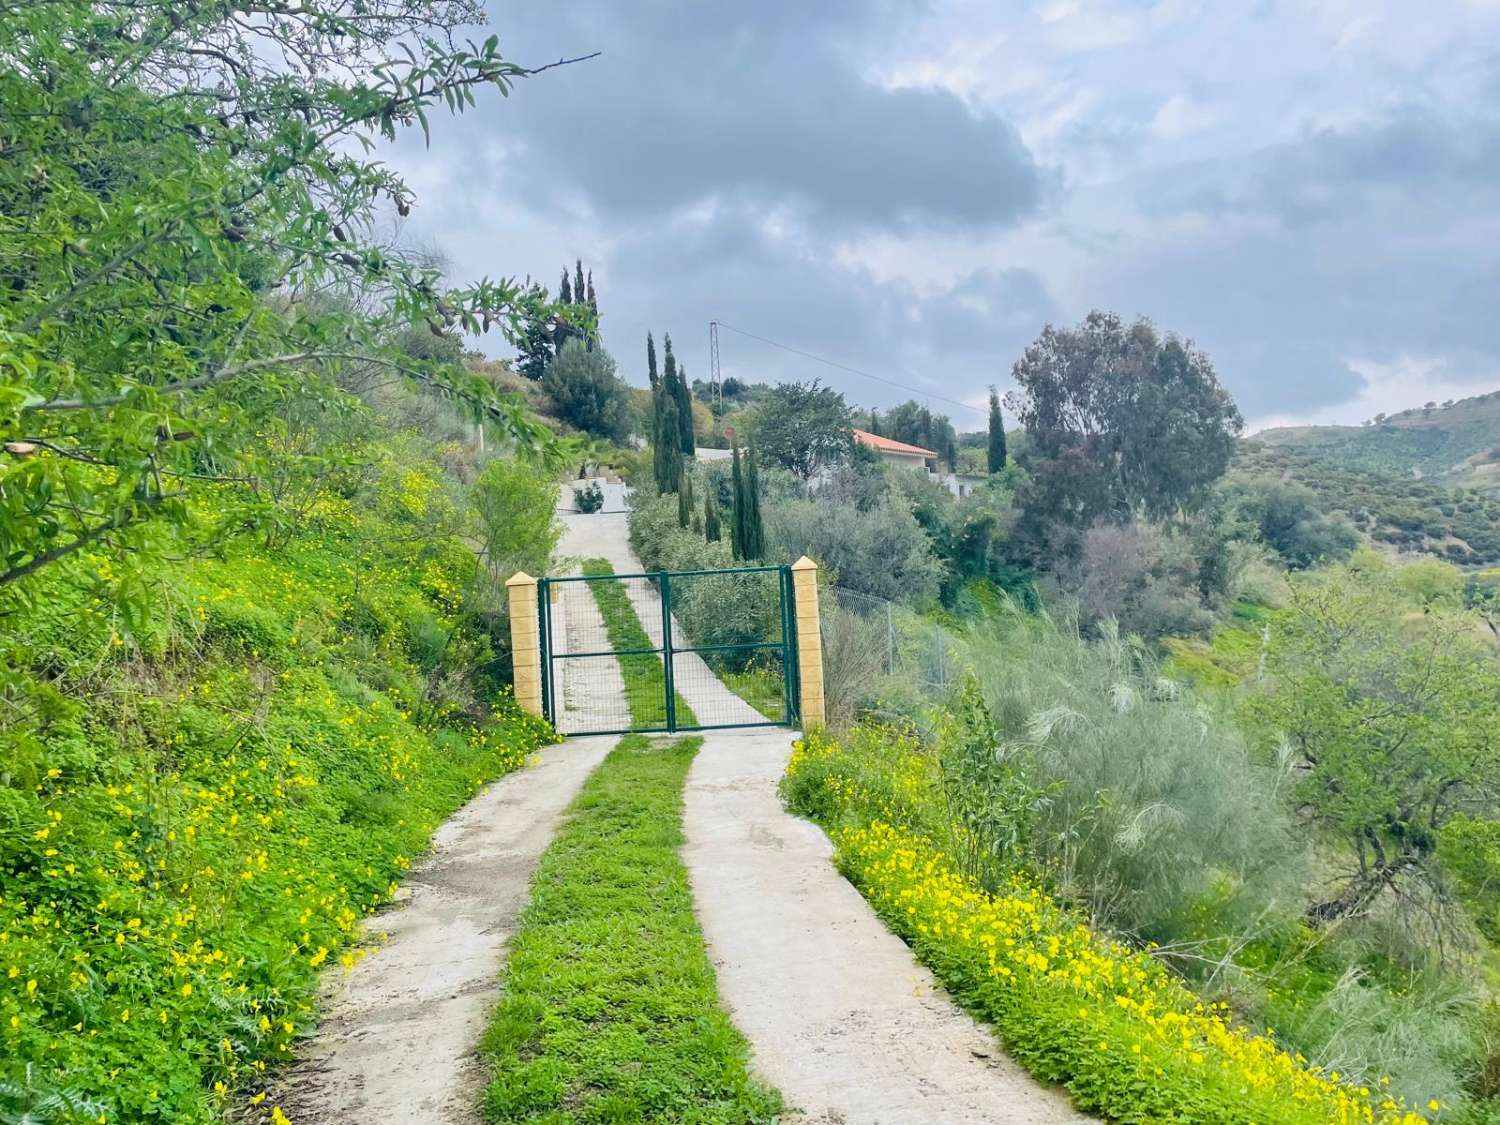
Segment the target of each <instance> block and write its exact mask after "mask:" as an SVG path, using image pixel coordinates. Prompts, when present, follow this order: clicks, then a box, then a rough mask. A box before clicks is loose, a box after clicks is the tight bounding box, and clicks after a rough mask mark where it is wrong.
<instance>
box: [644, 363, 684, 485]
mask: <svg viewBox="0 0 1500 1125" xmlns="http://www.w3.org/2000/svg"><path fill="white" fill-rule="evenodd" d="M652 447H653V448H652V457H651V467H652V470H653V473H654V475H655V477H656V491H657V494H658V495H663V494H665V493H668V492H676V491H677V486H678V485H679V484H680V483H681V481H682V447H681V446H680V445H679V444H678V440H677V402H676V400H675V399H674V398H673V397H672V396H671V395H669V394H667V392H666V390H665V389H663V390H661V391H659V392H657V395H656V429H655V432H654V434H653V436H652Z"/></svg>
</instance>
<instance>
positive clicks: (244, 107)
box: [0, 0, 542, 589]
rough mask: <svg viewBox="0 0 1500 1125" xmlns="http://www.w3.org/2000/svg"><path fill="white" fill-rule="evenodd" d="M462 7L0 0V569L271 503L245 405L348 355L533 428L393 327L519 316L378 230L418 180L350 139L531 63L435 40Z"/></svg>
mask: <svg viewBox="0 0 1500 1125" xmlns="http://www.w3.org/2000/svg"><path fill="white" fill-rule="evenodd" d="M481 17H482V11H481V10H480V8H479V7H478V6H477V5H474V4H471V3H467V2H462V0H443V2H438V3H418V2H416V0H362V2H360V3H352V2H350V0H306V2H301V3H297V4H295V5H279V4H273V5H253V6H251V8H249V9H245V8H243V7H241V6H225V5H221V4H179V3H169V2H166V0H55V2H48V3H38V4H10V5H7V6H6V7H5V10H4V16H3V19H0V60H3V65H0V105H3V106H4V107H5V108H4V113H3V115H0V147H3V149H4V152H5V158H4V160H3V161H0V216H3V218H0V442H3V443H4V444H5V452H4V454H0V587H5V586H9V585H11V584H13V583H19V582H21V580H23V579H25V578H26V577H27V576H29V575H31V574H32V573H34V572H36V571H38V570H40V569H42V568H44V567H45V566H47V565H48V564H49V563H50V562H52V561H54V560H57V559H60V558H64V557H67V556H68V555H70V554H72V553H73V552H75V551H78V550H81V549H83V548H85V547H89V546H93V547H94V548H95V549H97V550H106V551H109V552H110V553H111V554H113V555H114V556H115V557H116V558H117V559H118V560H119V561H120V562H121V563H122V566H123V567H124V569H125V571H126V572H127V577H128V575H129V574H134V575H135V576H136V578H138V579H142V580H143V576H144V574H145V573H147V571H148V570H149V565H150V563H149V560H150V559H151V558H152V557H154V556H155V555H156V554H158V553H159V552H160V551H161V550H168V549H170V550H182V549H185V548H188V549H190V548H191V547H192V546H193V545H194V544H195V543H201V542H203V541H206V540H210V539H213V538H215V537H218V536H222V535H224V534H227V533H229V532H232V531H234V530H236V529H239V528H243V527H246V526H253V525H255V524H256V523H257V522H259V521H262V520H264V519H266V518H268V514H267V509H266V505H265V500H266V497H265V493H264V491H262V490H259V489H257V488H256V480H257V477H258V475H259V473H260V472H261V471H262V468H263V455H264V443H263V442H262V441H261V440H260V439H258V437H257V434H256V428H257V427H256V420H257V418H260V417H264V416H266V415H267V413H268V412H270V411H273V410H275V409H276V408H278V405H279V404H282V403H285V402H287V401H288V400H290V399H293V398H299V397H300V398H312V399H317V400H321V401H324V402H327V403H329V404H334V403H336V402H337V401H338V398H339V395H338V392H337V389H336V388H337V385H338V382H339V380H340V379H342V378H344V377H346V376H347V374H348V373H349V372H350V371H359V370H364V369H369V368H372V367H379V368H381V369H383V370H384V371H385V372H386V373H387V377H392V376H394V377H396V378H400V379H405V380H408V381H411V382H412V383H414V384H416V385H419V386H421V387H424V388H426V389H428V390H431V391H435V392H438V393H441V394H444V395H447V396H450V397H452V398H454V399H456V400H457V401H459V402H460V403H461V404H463V405H464V406H465V408H466V409H467V410H468V411H469V412H470V413H471V415H472V417H474V418H475V419H479V418H484V419H486V420H488V421H489V422H491V423H492V424H495V425H497V426H498V427H499V428H500V429H501V430H502V431H503V432H504V433H505V434H507V435H509V436H511V437H514V438H517V439H519V440H520V441H521V442H523V443H532V442H534V441H538V440H541V436H542V431H541V430H540V429H539V428H538V427H536V426H535V424H534V423H532V422H530V421H528V420H527V418H526V416H525V414H524V412H523V410H522V408H521V406H520V404H519V402H518V401H516V400H514V399H508V398H505V397H502V396H500V395H498V394H497V393H496V392H495V390H494V389H493V387H491V385H490V384H489V383H487V382H485V381H484V380H482V379H478V378H476V377H473V376H470V375H468V374H467V373H466V372H465V371H464V370H463V369H462V368H461V367H459V366H458V365H456V364H454V363H452V362H447V361H446V360H447V357H444V356H441V355H437V356H431V357H426V356H418V355H414V354H413V352H412V350H411V349H405V350H403V349H401V348H400V347H398V346H397V340H398V339H399V337H400V334H401V333H402V332H403V331H405V330H406V329H407V328H409V327H410V326H413V325H415V326H417V327H418V328H420V329H422V330H426V331H430V332H431V333H434V334H439V335H446V334H447V333H448V331H449V330H450V329H462V330H464V331H469V332H478V331H482V330H485V329H488V328H489V327H491V326H492V325H498V326H499V327H501V328H503V329H505V330H506V331H507V332H516V331H517V330H518V329H519V328H520V325H521V315H520V313H521V302H522V299H523V293H522V291H521V289H520V288H519V287H518V286H516V285H514V284H511V283H509V282H498V283H495V282H488V281H485V282H481V283H479V284H477V285H474V286H472V287H469V288H467V289H463V290H449V291H444V290H443V288H442V285H441V280H440V278H439V276H438V272H437V270H436V269H435V268H432V267H431V266H430V265H428V264H426V263H424V262H422V261H421V260H420V259H418V258H413V257H411V256H409V255H406V254H404V253H402V252H401V251H400V250H399V249H397V248H394V247H392V246H389V245H385V244H382V241H381V240H380V239H379V238H378V237H377V236H376V231H377V229H378V225H377V223H378V219H379V218H380V214H381V211H382V210H383V209H384V208H387V207H388V208H389V209H390V210H391V211H392V212H394V213H397V214H401V215H404V214H406V213H407V212H409V211H410V209H411V207H412V206H413V198H412V194H411V192H410V190H409V189H408V188H407V186H406V185H405V184H404V183H403V182H402V181H401V180H400V178H399V177H398V176H397V175H396V174H395V173H394V172H392V171H391V170H390V169H389V168H388V167H387V166H386V165H385V164H384V163H382V162H380V161H377V160H374V159H371V158H367V157H366V156H365V155H364V151H365V149H364V147H363V146H364V145H365V144H366V143H367V142H369V141H371V140H372V139H373V138H376V137H382V136H383V137H385V138H387V139H391V138H394V137H395V136H396V134H397V133H398V132H399V131H400V130H401V129H403V128H408V127H412V126H417V127H420V128H422V129H423V130H424V131H425V130H426V128H427V124H428V113H429V111H430V110H431V109H432V108H433V107H435V106H447V107H448V108H450V109H451V110H454V111H461V110H463V109H464V108H466V107H468V106H470V105H472V104H473V102H474V96H475V92H476V91H477V90H478V89H480V88H482V87H496V88H498V89H499V90H500V91H502V92H505V91H508V90H509V89H510V88H511V87H512V85H513V84H514V83H515V81H516V80H517V79H519V78H521V77H523V76H525V75H526V74H527V73H528V71H527V70H526V68H524V67H522V66H519V65H517V64H515V63H512V62H509V61H507V60H506V59H504V58H503V57H502V56H501V55H500V53H499V49H498V45H497V40H496V39H495V38H494V37H491V38H490V39H488V40H486V41H485V42H484V43H483V44H468V45H464V46H454V45H451V44H452V38H451V37H452V35H453V33H454V32H455V31H456V29H457V28H459V27H460V26H463V25H465V24H472V23H475V22H478V21H479V19H480V18H481ZM197 501H201V503H197ZM128 584H129V583H128V581H127V582H124V583H122V584H121V586H120V588H121V589H124V588H125V586H126V585H128ZM136 585H137V588H141V587H142V582H137V583H136Z"/></svg>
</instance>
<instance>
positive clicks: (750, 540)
mask: <svg viewBox="0 0 1500 1125" xmlns="http://www.w3.org/2000/svg"><path fill="white" fill-rule="evenodd" d="M744 476H745V503H744V508H745V531H744V543H743V546H744V549H745V558H747V559H750V560H753V561H754V562H760V560H761V559H763V558H764V557H765V554H766V533H765V529H764V527H763V526H762V525H761V521H760V474H759V473H758V472H756V469H755V447H754V446H753V445H752V446H751V447H750V448H749V449H748V450H747V451H746V454H745V474H744Z"/></svg>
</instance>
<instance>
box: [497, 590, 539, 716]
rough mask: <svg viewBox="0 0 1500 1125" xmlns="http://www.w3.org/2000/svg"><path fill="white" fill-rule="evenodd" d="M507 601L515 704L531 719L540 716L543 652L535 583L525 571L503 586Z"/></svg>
mask: <svg viewBox="0 0 1500 1125" xmlns="http://www.w3.org/2000/svg"><path fill="white" fill-rule="evenodd" d="M505 591H506V594H507V596H508V598H509V601H510V647H511V656H512V664H513V665H514V669H515V685H516V702H517V703H519V704H520V705H521V710H523V711H526V712H528V713H530V714H532V715H540V714H541V713H542V648H541V632H540V628H539V626H540V621H539V619H538V617H537V605H538V603H537V592H536V579H535V578H533V577H531V575H529V574H527V573H526V572H525V571H524V570H523V571H518V572H517V573H515V574H513V575H512V576H511V577H510V579H509V580H508V581H507V582H506V583H505Z"/></svg>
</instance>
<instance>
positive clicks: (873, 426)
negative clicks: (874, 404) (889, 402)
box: [870, 409, 880, 435]
mask: <svg viewBox="0 0 1500 1125" xmlns="http://www.w3.org/2000/svg"><path fill="white" fill-rule="evenodd" d="M870 432H871V433H872V434H877V435H878V434H879V433H880V412H879V411H878V410H874V409H872V410H871V411H870Z"/></svg>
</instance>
